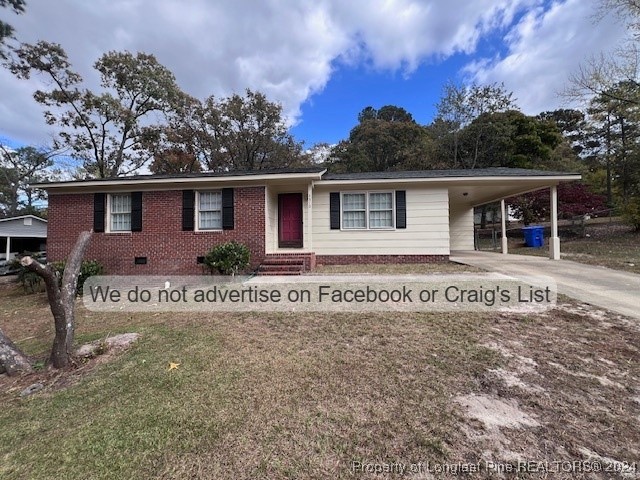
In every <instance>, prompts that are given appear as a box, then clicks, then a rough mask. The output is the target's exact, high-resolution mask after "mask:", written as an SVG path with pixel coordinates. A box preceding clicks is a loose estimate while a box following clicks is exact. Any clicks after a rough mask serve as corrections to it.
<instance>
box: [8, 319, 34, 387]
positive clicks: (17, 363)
mask: <svg viewBox="0 0 640 480" xmlns="http://www.w3.org/2000/svg"><path fill="white" fill-rule="evenodd" d="M32 370H33V367H32V366H31V362H30V361H29V359H28V358H27V356H26V355H25V354H24V353H22V351H21V350H20V349H19V348H18V347H16V346H15V345H14V343H13V342H12V341H11V340H9V339H8V338H7V337H6V336H5V334H4V333H3V332H2V330H0V373H5V372H6V373H7V375H9V376H11V375H17V374H19V373H29V372H31V371H32Z"/></svg>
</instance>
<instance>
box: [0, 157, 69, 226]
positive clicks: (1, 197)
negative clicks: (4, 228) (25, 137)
mask: <svg viewBox="0 0 640 480" xmlns="http://www.w3.org/2000/svg"><path fill="white" fill-rule="evenodd" d="M56 154H57V152H55V151H44V150H39V149H36V148H34V147H22V148H19V149H17V150H12V149H9V148H6V147H3V146H1V145H0V215H1V216H5V217H11V216H15V215H21V214H26V213H33V212H37V208H36V202H37V201H38V200H43V199H44V198H45V197H44V195H45V194H44V192H43V191H41V190H36V189H34V188H32V187H31V184H32V183H36V182H41V181H44V180H46V179H48V178H49V177H50V175H51V172H50V171H49V169H50V168H51V167H52V166H53V157H54V156H55V155H56Z"/></svg>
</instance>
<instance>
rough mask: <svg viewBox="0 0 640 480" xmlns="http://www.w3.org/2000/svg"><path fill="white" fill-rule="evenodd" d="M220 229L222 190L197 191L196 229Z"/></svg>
mask: <svg viewBox="0 0 640 480" xmlns="http://www.w3.org/2000/svg"><path fill="white" fill-rule="evenodd" d="M221 229H222V192H199V193H198V230H221Z"/></svg>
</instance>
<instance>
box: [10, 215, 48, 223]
mask: <svg viewBox="0 0 640 480" xmlns="http://www.w3.org/2000/svg"><path fill="white" fill-rule="evenodd" d="M22 218H34V219H36V220H39V221H41V222H45V223H47V220H46V219H44V218H40V217H36V216H35V215H19V216H17V217H9V218H0V222H8V221H9V220H20V219H22Z"/></svg>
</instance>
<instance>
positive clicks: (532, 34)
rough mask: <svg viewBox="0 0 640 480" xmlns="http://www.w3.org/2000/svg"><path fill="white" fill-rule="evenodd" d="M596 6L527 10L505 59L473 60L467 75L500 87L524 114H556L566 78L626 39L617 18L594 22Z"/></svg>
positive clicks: (576, 3)
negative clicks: (551, 111) (587, 60)
mask: <svg viewBox="0 0 640 480" xmlns="http://www.w3.org/2000/svg"><path fill="white" fill-rule="evenodd" d="M596 4H597V2H595V1H584V0H566V1H563V2H555V3H553V4H552V5H551V7H550V8H548V9H546V10H545V9H543V8H540V7H539V8H535V9H532V10H530V11H529V12H528V13H527V14H526V15H524V16H523V18H522V19H521V20H520V21H519V23H518V24H517V25H515V26H514V27H513V28H512V29H511V30H510V31H509V33H508V34H507V35H506V36H505V39H504V41H505V43H506V45H507V46H508V53H507V54H506V55H505V56H504V57H496V58H491V59H489V58H481V59H476V60H474V61H473V62H471V63H470V64H469V65H467V67H466V69H465V70H466V72H467V73H468V74H469V75H470V76H471V77H472V78H473V79H474V80H475V81H477V82H478V83H490V82H504V84H505V86H506V87H507V89H509V90H512V91H513V92H514V93H515V96H516V98H517V99H518V102H517V103H518V106H519V107H520V108H521V109H522V110H523V111H524V112H525V113H527V114H531V115H535V114H538V113H540V112H542V111H545V110H553V109H555V108H558V107H559V106H560V105H562V104H563V103H564V101H563V99H562V98H560V97H559V95H558V94H559V93H560V92H561V91H562V90H563V89H564V87H565V86H566V84H567V82H568V77H569V74H571V73H572V72H575V71H577V69H578V67H579V65H580V63H581V62H584V61H585V60H586V59H587V58H588V57H589V56H591V55H594V54H598V53H599V52H601V51H605V52H607V51H608V52H610V51H612V50H613V49H615V47H616V46H619V45H620V44H621V43H622V42H623V40H624V39H625V38H626V36H627V33H626V31H625V29H624V27H623V26H622V25H621V24H620V23H619V22H617V21H616V19H615V18H611V17H605V18H604V19H603V20H602V21H600V22H598V23H595V22H594V18H593V14H594V11H595V10H594V8H595V6H596Z"/></svg>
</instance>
